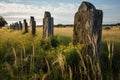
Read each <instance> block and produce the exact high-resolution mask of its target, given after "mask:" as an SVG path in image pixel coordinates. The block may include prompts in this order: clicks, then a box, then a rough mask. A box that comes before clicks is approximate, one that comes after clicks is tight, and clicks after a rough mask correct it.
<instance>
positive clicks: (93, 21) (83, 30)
mask: <svg viewBox="0 0 120 80" xmlns="http://www.w3.org/2000/svg"><path fill="white" fill-rule="evenodd" d="M102 19H103V12H102V11H101V10H98V9H96V8H95V6H94V5H92V4H91V3H89V2H85V1H84V2H82V4H81V6H80V7H79V9H78V11H77V12H76V14H75V17H74V32H73V44H77V43H81V44H85V45H87V46H88V53H89V54H90V56H92V57H93V56H97V57H99V56H100V43H101V36H102ZM93 44H94V45H93Z"/></svg>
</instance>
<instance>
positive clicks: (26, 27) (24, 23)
mask: <svg viewBox="0 0 120 80" xmlns="http://www.w3.org/2000/svg"><path fill="white" fill-rule="evenodd" d="M23 26H24V28H25V32H24V33H27V32H28V24H27V22H26V19H24V20H23Z"/></svg>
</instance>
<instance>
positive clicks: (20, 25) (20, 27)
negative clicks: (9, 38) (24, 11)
mask: <svg viewBox="0 0 120 80" xmlns="http://www.w3.org/2000/svg"><path fill="white" fill-rule="evenodd" d="M19 29H20V30H22V23H21V21H19Z"/></svg>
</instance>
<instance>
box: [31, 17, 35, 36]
mask: <svg viewBox="0 0 120 80" xmlns="http://www.w3.org/2000/svg"><path fill="white" fill-rule="evenodd" d="M30 27H31V28H32V31H31V32H32V35H35V33H36V21H35V20H34V17H33V16H31V17H30Z"/></svg>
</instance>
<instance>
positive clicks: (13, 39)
mask: <svg viewBox="0 0 120 80" xmlns="http://www.w3.org/2000/svg"><path fill="white" fill-rule="evenodd" d="M54 35H55V37H50V38H48V39H46V40H44V39H42V28H37V32H36V36H32V34H31V32H30V30H29V33H26V34H23V31H14V30H10V29H7V28H2V29H0V59H1V60H0V80H3V79H5V80H94V79H97V78H99V79H98V80H101V79H102V78H103V80H120V68H119V67H120V60H119V57H120V29H119V28H117V27H113V28H112V29H111V30H103V31H102V43H101V54H102V56H101V60H100V64H99V65H97V64H95V63H94V60H95V59H93V60H92V59H91V58H90V57H89V56H88V55H87V54H85V53H84V51H83V49H84V45H82V44H80V45H76V46H74V45H72V36H73V28H70V27H66V28H54Z"/></svg>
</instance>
